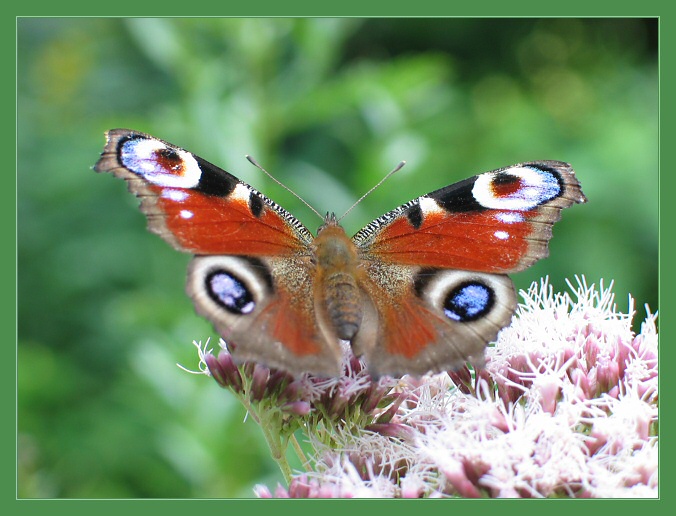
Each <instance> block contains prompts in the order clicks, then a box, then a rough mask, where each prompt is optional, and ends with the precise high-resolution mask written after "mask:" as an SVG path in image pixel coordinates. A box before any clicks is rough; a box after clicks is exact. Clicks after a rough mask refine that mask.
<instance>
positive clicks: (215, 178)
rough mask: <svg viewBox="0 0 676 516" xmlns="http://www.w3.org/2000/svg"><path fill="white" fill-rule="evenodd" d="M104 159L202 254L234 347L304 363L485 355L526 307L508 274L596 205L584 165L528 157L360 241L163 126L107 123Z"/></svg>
mask: <svg viewBox="0 0 676 516" xmlns="http://www.w3.org/2000/svg"><path fill="white" fill-rule="evenodd" d="M95 170H96V171H98V172H112V173H113V174H115V175H116V176H118V177H121V178H123V179H125V180H127V181H128V184H129V189H130V190H131V191H132V192H133V193H134V194H136V195H137V196H138V197H140V198H141V209H142V211H143V212H144V213H145V214H146V216H147V218H148V224H149V228H150V229H151V231H153V232H155V233H157V234H159V235H160V236H161V237H162V238H164V239H165V240H166V241H167V242H169V243H170V244H172V245H173V246H174V247H175V248H176V249H178V250H180V251H184V252H188V253H191V254H193V255H194V257H193V259H192V261H191V263H190V265H189V268H188V281H187V291H188V294H189V295H190V297H191V298H192V299H193V302H194V304H195V308H196V310H197V312H198V313H200V314H201V315H203V316H205V317H206V318H207V319H209V320H210V321H211V322H212V323H213V324H214V326H215V327H216V329H217V330H218V332H219V334H220V335H221V336H222V337H223V338H224V339H225V340H226V342H228V343H229V344H230V345H231V347H232V353H233V356H234V357H235V359H237V360H240V361H244V360H254V361H258V362H261V363H264V364H266V365H268V366H270V367H276V368H280V369H284V370H286V371H289V372H290V373H292V374H300V373H302V372H312V373H315V374H319V375H328V376H336V375H339V374H340V373H341V358H342V345H341V341H349V342H350V344H351V346H352V349H353V351H354V352H355V354H357V355H360V356H363V357H364V358H365V360H366V362H367V364H368V367H369V370H370V372H371V373H372V374H373V375H374V376H378V375H381V374H391V375H400V374H406V373H408V374H417V375H421V374H425V373H427V372H431V371H442V370H446V369H453V368H457V367H460V366H462V365H463V364H464V363H465V362H466V361H470V362H472V363H474V364H477V365H480V364H481V363H482V362H483V353H484V348H485V346H486V344H487V343H488V342H490V341H491V340H493V339H494V338H495V337H496V335H497V333H498V331H499V330H500V329H501V328H502V327H504V326H506V325H507V324H509V322H510V319H511V317H512V314H513V312H514V310H515V307H516V295H515V292H514V287H513V284H512V282H511V280H510V279H509V277H508V276H507V274H508V273H512V272H517V271H520V270H523V269H525V268H526V267H528V266H530V265H531V264H532V263H534V262H535V261H537V260H539V259H540V258H543V257H545V256H546V255H547V254H548V249H547V244H548V241H549V239H550V238H551V234H552V233H551V228H552V225H553V224H554V222H556V221H557V220H558V219H559V218H560V211H561V209H563V208H566V207H568V206H570V205H572V204H573V203H582V202H586V199H585V197H584V194H583V193H582V191H581V189H580V186H579V183H578V181H577V179H576V178H575V174H574V172H573V170H572V168H571V167H570V166H569V165H568V164H567V163H563V162H558V161H537V162H530V163H522V164H519V165H514V166H512V167H507V168H504V169H499V170H495V171H492V172H487V173H484V174H481V175H478V176H474V177H472V178H469V179H466V180H464V181H461V182H459V183H456V184H454V185H451V186H447V187H445V188H442V189H440V190H436V191H435V192H432V193H429V194H427V195H423V196H421V197H418V198H416V199H414V200H412V201H410V202H408V203H406V204H404V205H402V206H400V207H398V208H396V209H394V210H392V211H390V212H388V213H386V214H385V215H383V216H381V217H379V218H378V219H376V220H374V221H373V222H371V223H370V224H368V225H367V226H365V227H364V228H363V229H362V230H360V231H359V232H357V234H356V235H354V236H353V237H352V238H350V237H348V236H347V234H346V233H345V231H344V229H343V228H342V227H341V226H340V225H339V223H338V222H337V220H336V218H335V216H334V215H333V214H330V215H327V217H326V219H325V220H324V224H323V225H322V226H321V227H320V228H319V230H318V232H317V235H316V236H314V235H313V234H312V233H311V232H310V231H309V230H308V229H307V228H306V227H305V226H303V224H301V222H300V221H298V220H297V219H296V218H295V217H293V216H292V215H291V214H290V213H289V212H287V211H286V210H284V209H283V208H281V207H280V206H279V205H277V204H276V203H275V202H274V201H272V200H270V199H268V198H267V197H265V196H264V195H263V194H261V193H260V192H258V191H256V190H255V189H253V188H252V187H251V186H249V185H247V184H245V183H243V182H241V181H239V180H238V179H237V178H236V177H234V176H233V175H231V174H229V173H228V172H226V171H224V170H222V169H220V168H218V167H216V166H214V165H212V164H211V163H209V162H207V161H205V160H203V159H201V158H199V157H198V156H195V155H194V154H191V153H189V152H187V151H185V150H183V149H180V148H178V147H175V146H173V145H171V144H169V143H167V142H164V141H162V140H159V139H157V138H154V137H152V136H150V135H147V134H143V133H139V132H136V131H130V130H126V129H113V130H111V131H108V133H107V143H106V146H105V148H104V151H103V153H102V155H101V159H100V160H99V161H98V162H97V164H96V166H95Z"/></svg>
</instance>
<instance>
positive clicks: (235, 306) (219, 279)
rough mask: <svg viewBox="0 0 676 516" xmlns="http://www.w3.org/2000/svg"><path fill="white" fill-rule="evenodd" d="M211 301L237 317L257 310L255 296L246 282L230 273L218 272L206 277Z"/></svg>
mask: <svg viewBox="0 0 676 516" xmlns="http://www.w3.org/2000/svg"><path fill="white" fill-rule="evenodd" d="M206 287H207V292H208V293H209V296H210V297H211V299H213V300H214V301H215V302H216V303H217V304H219V305H220V306H222V307H223V308H225V309H226V310H227V311H228V312H230V313H232V314H235V315H246V314H250V313H251V312H253V310H254V308H256V303H255V302H254V298H253V295H252V294H251V292H250V291H249V289H248V288H247V287H246V285H245V284H244V282H243V281H242V280H240V279H239V278H238V277H237V276H235V275H234V274H232V273H230V272H226V271H223V270H216V271H213V272H211V273H210V274H209V275H208V276H207V277H206Z"/></svg>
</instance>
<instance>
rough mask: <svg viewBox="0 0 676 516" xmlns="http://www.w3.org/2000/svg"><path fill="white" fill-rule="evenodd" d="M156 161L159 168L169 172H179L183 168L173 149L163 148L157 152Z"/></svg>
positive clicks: (181, 161)
mask: <svg viewBox="0 0 676 516" xmlns="http://www.w3.org/2000/svg"><path fill="white" fill-rule="evenodd" d="M157 158H158V159H157V161H158V162H159V163H160V165H161V166H163V167H165V168H167V169H169V170H180V169H181V167H182V166H183V160H182V159H181V157H180V156H179V155H178V152H176V151H175V150H174V149H170V148H169V147H165V148H164V149H160V150H158V151H157Z"/></svg>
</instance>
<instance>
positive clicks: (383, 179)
mask: <svg viewBox="0 0 676 516" xmlns="http://www.w3.org/2000/svg"><path fill="white" fill-rule="evenodd" d="M404 165H406V162H405V161H402V162H401V163H399V164H398V165H397V166H396V167H394V169H392V171H391V172H390V173H389V174H387V175H386V176H385V177H383V178H382V179H381V180H380V181H378V183H377V184H376V185H375V186H373V187H372V188H371V189H370V190H369V191H368V192H366V193H365V194H364V195H362V196H361V197H360V198H359V199H357V202H355V203H354V204H353V205H352V206H350V207H349V208H348V210H347V211H346V212H345V213H343V215H342V216H341V217H340V218H339V219H338V221H341V220H343V219H344V218H345V216H346V215H347V214H348V213H350V212H351V211H352V210H353V209H354V207H355V206H357V204H359V203H360V202H362V201H363V200H364V199H365V198H366V197H367V196H368V195H370V194H371V192H373V190H375V189H376V188H378V187H379V186H380V185H382V184H383V183H384V182H385V181H387V180H388V179H389V178H390V177H391V176H392V175H394V174H395V173H396V172H399V171H400V170H401V169H402V168H404Z"/></svg>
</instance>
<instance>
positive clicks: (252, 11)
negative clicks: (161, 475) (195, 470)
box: [1, 0, 676, 515]
mask: <svg viewBox="0 0 676 516" xmlns="http://www.w3.org/2000/svg"><path fill="white" fill-rule="evenodd" d="M604 3H605V2H604ZM605 4H606V5H603V4H601V5H599V3H595V4H591V3H590V2H580V1H578V0H574V1H569V2H566V3H565V4H547V5H544V4H543V3H542V2H530V1H528V2H525V1H522V2H519V3H518V4H515V3H514V2H510V3H506V2H500V3H498V2H497V1H495V0H493V1H491V2H486V3H485V4H483V5H481V6H479V5H477V4H476V3H462V4H460V3H453V4H451V3H447V4H446V3H445V4H441V3H439V2H436V1H434V2H430V1H427V0H422V1H418V2H415V3H406V4H401V5H393V4H391V3H389V2H388V3H387V4H386V3H385V2H381V3H380V4H368V5H367V4H365V3H364V2H359V3H358V4H357V3H356V2H353V1H350V0H348V1H347V2H341V4H340V5H336V4H321V5H319V4H317V3H315V2H313V3H310V2H309V1H306V0H305V1H298V0H287V1H286V2H283V3H281V2H280V3H274V4H273V3H271V4H270V5H252V4H251V3H250V2H237V3H233V2H229V3H228V4H227V5H226V4H225V3H218V4H216V3H212V2H198V3H195V2H190V3H189V4H185V3H169V2H166V1H165V2H145V3H144V4H143V5H139V3H138V2H137V1H126V0H118V1H117V2H99V3H92V2H87V3H84V2H82V3H80V2H53V3H48V2H46V1H44V0H40V1H39V2H33V4H32V5H30V6H28V5H19V6H15V5H10V6H9V7H8V8H6V10H7V11H8V12H6V13H5V14H6V15H5V16H3V18H2V23H3V25H4V30H3V31H2V37H3V39H4V40H5V41H4V43H5V44H4V45H3V46H2V48H3V52H4V53H6V54H9V53H10V52H12V50H14V55H13V56H9V55H8V56H6V58H5V60H4V62H5V63H10V62H12V57H14V61H15V60H16V18H17V17H23V16H46V17H49V16H130V15H133V16H240V17H245V16H364V17H425V16H431V17H434V16H437V17H442V16H462V17H518V16H524V17H535V16H575V17H659V28H660V30H659V38H660V92H673V91H676V84H674V83H675V82H676V81H674V77H673V76H674V70H673V68H674V67H673V64H672V62H673V59H670V56H671V53H670V51H671V49H673V48H674V44H673V39H674V33H675V31H674V17H673V16H671V15H669V14H662V13H664V12H665V11H666V10H667V7H666V6H665V5H664V3H662V2H657V1H653V0H648V1H647V2H645V1H644V2H641V3H640V4H638V5H637V4H633V5H628V6H626V7H624V6H621V5H618V4H617V3H615V2H613V3H610V2H607V3H605ZM10 38H13V41H10ZM10 81H12V77H11V75H10V74H5V77H4V78H3V90H4V91H5V92H6V95H5V99H6V100H5V102H4V103H3V106H7V107H6V108H5V109H3V111H6V115H5V117H3V119H4V120H8V121H9V120H14V121H15V124H14V126H13V131H12V130H9V129H7V131H8V133H10V134H12V133H13V135H14V138H13V139H11V138H5V139H4V141H5V142H9V141H14V144H15V145H14V152H12V151H10V150H9V149H8V155H10V156H13V157H15V158H16V81H13V82H12V84H10ZM12 93H13V94H14V95H12ZM10 103H13V104H14V111H13V113H14V116H12V115H11V114H10V107H9V104H10ZM673 112H674V100H673V95H672V94H666V95H660V114H661V115H662V116H660V141H661V142H662V141H664V142H672V141H673V138H674V124H675V122H674V117H673V116H671V115H672V114H673ZM5 145H6V146H7V147H9V144H5ZM675 152H676V151H675V150H674V146H673V145H665V146H660V164H664V163H670V162H671V161H672V160H673V156H672V154H674V153H675ZM670 158H671V159H670ZM10 161H13V160H10ZM660 169H661V170H662V167H660ZM665 170H666V171H667V172H666V173H665V174H660V177H659V185H660V190H659V202H660V203H659V208H660V222H661V221H662V220H666V221H671V220H673V219H674V213H673V212H674V207H675V206H676V203H674V202H670V195H671V194H672V192H674V182H675V181H676V178H675V177H674V175H673V174H671V173H670V171H669V169H665ZM8 175H9V177H10V181H11V185H10V186H9V187H6V188H4V189H2V195H3V196H4V197H5V198H4V199H3V203H2V209H3V214H4V215H5V216H3V217H2V225H3V227H2V231H3V232H2V235H3V236H4V238H5V239H6V240H10V239H12V243H13V246H12V245H7V246H6V247H5V250H4V251H3V253H2V258H3V262H4V263H3V265H4V267H3V272H4V274H5V275H6V276H10V275H11V277H12V279H13V281H12V279H9V278H8V280H7V282H6V283H5V285H7V286H6V287H5V289H4V290H5V292H8V294H5V296H6V297H5V296H3V297H5V300H4V310H2V312H1V313H2V318H3V322H4V323H5V324H3V327H5V328H12V329H13V330H14V331H13V338H12V339H10V342H13V343H14V346H13V351H14V353H13V360H12V359H11V358H9V357H8V359H6V360H5V361H4V367H5V368H7V369H9V368H10V367H11V368H12V370H13V374H11V373H9V371H8V372H7V373H6V374H5V375H3V383H6V384H7V385H5V386H3V387H4V388H2V393H3V397H4V398H7V399H6V400H4V403H3V407H6V410H9V408H10V407H11V406H14V407H15V410H14V416H15V417H14V418H11V417H5V418H4V421H5V422H4V424H3V434H4V435H5V437H6V438H5V439H3V441H4V446H3V447H2V457H3V460H2V464H3V465H4V466H5V468H7V470H11V471H7V472H6V473H5V475H6V476H4V475H3V477H4V479H5V482H3V486H4V488H3V491H6V493H3V495H4V496H3V497H2V501H3V505H6V508H7V509H8V510H10V511H11V514H34V513H38V512H39V513H40V514H45V513H48V514H60V513H64V514H77V513H80V512H82V513H88V512H90V511H92V510H94V511H97V512H99V511H101V512H108V511H110V512H115V513H120V512H122V511H125V512H127V511H128V512H138V513H146V511H149V510H152V511H160V510H161V511H165V512H168V513H177V514H178V513H184V512H185V511H186V510H190V509H195V508H196V509H197V510H199V511H200V512H201V513H206V512H213V513H216V512H225V511H228V512H232V511H235V514H238V513H239V512H240V511H242V512H243V511H246V510H247V509H248V510H251V506H250V504H256V510H261V511H262V510H268V511H274V512H275V514H278V513H281V514H286V513H288V514H291V513H294V514H295V513H298V512H300V511H303V512H305V511H308V512H310V511H318V510H321V511H323V512H326V511H328V512H330V513H332V512H334V511H335V512H338V511H340V512H341V513H342V512H343V511H344V510H345V509H348V508H349V510H352V511H354V510H363V511H370V512H372V513H375V512H381V511H392V512H397V513H402V514H403V513H404V511H407V512H408V511H411V510H424V511H425V512H426V513H428V514H430V515H431V514H447V513H448V512H449V511H454V510H455V511H459V510H469V511H476V510H496V509H497V510H500V511H506V512H508V513H515V514H516V513H519V514H526V513H535V512H538V513H539V512H541V511H542V510H543V509H544V508H543V507H542V505H540V503H543V502H537V501H504V502H502V503H500V505H499V506H494V507H487V506H486V505H484V504H486V503H491V502H490V501H473V500H419V501H413V500H409V501H407V500H358V501H357V500H354V501H349V500H335V501H326V500H324V501H322V500H298V501H291V500H288V501H287V500H270V501H260V500H119V501H118V500H110V501H107V500H106V501H104V500H102V501H94V500H92V501H89V500H87V501H78V500H17V499H16V428H17V425H16V359H17V354H16V338H17V335H16V310H17V303H16V278H17V275H16V270H17V259H16V168H15V173H14V174H13V175H12V174H8ZM663 227H664V226H663V225H662V224H660V229H662V228H663ZM662 236H663V234H662V233H661V232H660V237H661V238H660V255H659V265H660V267H659V272H660V294H662V293H663V292H665V289H664V287H665V286H668V285H671V284H673V280H674V276H675V275H676V271H674V269H673V268H672V267H669V266H667V267H663V266H662V264H664V263H666V264H670V263H672V260H673V259H674V252H673V243H672V241H671V240H672V239H671V238H662ZM10 249H11V250H13V251H14V252H13V253H10ZM11 287H14V288H11ZM9 292H11V294H10V293H9ZM671 305H672V300H671V297H670V296H669V295H667V296H664V295H660V298H659V309H660V312H661V314H660V315H661V317H660V341H661V342H667V343H668V342H669V337H668V336H669V335H670V334H672V332H673V330H672V328H671V327H670V317H669V316H668V314H669V313H672V312H671ZM664 313H666V314H667V317H666V318H665V317H664V316H663V314H664ZM665 321H666V324H665ZM665 331H666V333H665ZM665 335H666V338H665ZM7 353H8V354H10V352H7ZM674 353H675V352H674V351H673V347H672V346H670V345H668V344H667V345H666V346H660V361H661V363H662V364H670V363H672V362H673V360H674V356H673V355H674ZM10 382H13V385H10ZM672 382H673V380H672V377H670V375H662V378H661V383H663V384H664V385H663V392H665V393H667V396H665V398H664V400H663V402H662V406H661V410H660V426H661V429H662V432H661V433H662V434H664V432H667V433H669V432H670V430H671V427H672V419H673V417H674V416H673V405H674V402H673V397H671V396H669V394H670V393H671V392H673V389H672V388H671V386H672V385H671V384H672ZM664 387H666V389H664ZM9 398H11V399H9ZM10 426H11V428H10ZM661 444H662V445H661V447H660V448H661V456H660V459H661V460H660V465H661V467H660V486H661V487H662V489H660V499H659V500H594V501H582V500H574V501H573V500H571V501H568V503H575V504H576V506H575V507H572V506H568V505H566V506H563V505H560V504H562V503H566V502H563V501H561V502H559V504H558V505H556V506H552V505H551V504H549V505H548V507H547V509H546V510H550V511H551V510H555V511H557V512H558V511H561V512H563V511H570V510H576V511H580V510H582V511H585V512H586V511H590V512H591V511H592V510H599V509H602V510H608V511H614V512H622V513H624V512H629V511H631V512H635V511H637V510H645V509H648V510H651V511H656V510H657V511H659V510H661V509H664V508H665V507H666V506H668V505H667V504H669V502H670V501H671V493H672V489H671V488H670V485H671V482H670V480H671V479H672V471H673V469H674V467H673V461H672V460H670V459H671V458H672V454H673V445H672V444H671V443H670V442H668V441H667V442H666V443H665V442H664V441H663V442H662V443H661ZM550 502H552V503H557V502H555V501H550ZM477 503H478V504H481V505H480V506H477V505H470V504H477ZM497 503H499V502H497ZM188 504H190V506H188ZM195 504H198V505H197V506H195ZM261 504H267V505H261ZM347 504H349V506H348V505H347ZM412 504H415V505H412ZM420 504H424V505H423V506H421V505H420ZM451 504H453V505H451ZM458 504H460V505H458ZM579 504H583V505H579ZM590 504H594V506H593V507H592V506H591V505H590ZM597 504H600V506H598V505H597Z"/></svg>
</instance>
